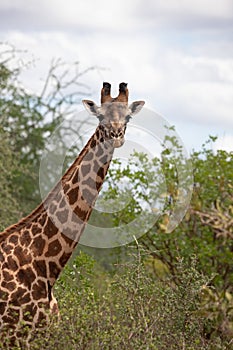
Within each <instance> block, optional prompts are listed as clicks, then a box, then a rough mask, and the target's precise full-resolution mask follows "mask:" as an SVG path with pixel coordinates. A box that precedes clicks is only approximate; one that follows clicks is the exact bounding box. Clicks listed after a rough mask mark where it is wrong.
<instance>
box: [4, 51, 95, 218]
mask: <svg viewBox="0 0 233 350" xmlns="http://www.w3.org/2000/svg"><path fill="white" fill-rule="evenodd" d="M0 49H1V52H0V125H1V134H5V135H7V139H8V141H7V142H8V144H9V147H10V149H11V151H12V154H11V157H12V159H13V160H14V162H16V158H17V162H18V163H19V164H20V165H21V167H18V168H17V169H15V171H16V170H17V176H14V177H13V178H12V182H11V187H12V188H14V197H15V200H17V201H18V202H20V203H21V214H20V215H19V216H21V215H22V214H23V215H26V214H28V213H29V212H30V211H31V210H32V209H34V208H35V207H36V205H37V204H38V203H39V202H40V201H41V197H40V193H39V186H38V180H39V179H38V177H39V165H40V159H41V155H42V153H43V151H44V149H45V147H46V142H47V139H48V138H49V137H50V136H51V135H52V133H53V131H54V130H55V128H56V127H57V126H58V125H59V124H60V123H61V122H62V121H63V120H64V119H65V118H67V117H68V116H70V115H72V114H74V113H75V112H76V108H77V105H78V104H80V101H81V97H83V96H84V95H86V96H87V95H88V86H86V85H85V84H83V83H82V82H81V81H80V80H81V77H82V76H83V75H84V74H86V73H87V72H88V71H89V70H92V69H94V67H90V68H88V69H86V70H84V71H80V69H79V63H78V62H75V63H73V64H71V65H67V64H65V63H64V62H62V61H61V60H54V61H53V62H52V64H51V66H50V68H49V71H48V74H47V76H46V78H45V83H44V86H43V87H42V91H41V92H40V93H39V94H35V93H32V92H28V91H27V90H26V89H25V88H24V86H23V84H22V83H21V81H20V76H21V73H22V71H23V69H25V68H26V66H27V63H23V64H22V63H19V62H18V61H16V62H15V59H16V58H17V57H18V56H19V51H17V50H16V49H15V48H14V47H11V46H9V45H8V46H7V47H6V46H5V45H3V44H2V47H0ZM3 142H5V141H3ZM61 142H62V135H61ZM25 169H27V171H26V172H25ZM12 220H15V218H13V217H12Z"/></svg>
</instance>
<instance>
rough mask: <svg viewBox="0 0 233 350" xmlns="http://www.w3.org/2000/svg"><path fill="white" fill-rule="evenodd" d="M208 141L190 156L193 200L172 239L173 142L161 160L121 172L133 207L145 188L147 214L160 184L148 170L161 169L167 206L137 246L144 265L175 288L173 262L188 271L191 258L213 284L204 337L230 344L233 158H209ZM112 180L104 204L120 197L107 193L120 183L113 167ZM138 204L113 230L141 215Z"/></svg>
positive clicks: (117, 218)
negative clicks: (144, 258)
mask: <svg viewBox="0 0 233 350" xmlns="http://www.w3.org/2000/svg"><path fill="white" fill-rule="evenodd" d="M211 141H212V142H213V141H215V138H213V137H210V140H208V141H207V142H206V144H204V145H203V147H202V150H201V151H199V152H193V154H192V155H191V161H192V165H193V170H194V190H193V196H192V199H191V203H190V206H189V208H188V211H187V213H186V215H185V217H184V219H183V220H182V222H181V223H180V224H179V225H178V226H177V227H176V228H175V230H174V231H173V232H172V233H170V234H168V233H166V228H167V225H168V221H169V217H170V213H172V211H173V209H174V208H175V206H176V203H177V198H178V195H179V191H180V190H178V187H179V186H180V183H179V178H178V174H177V166H176V165H177V163H179V166H180V164H182V159H181V158H182V155H180V153H179V149H178V151H177V152H176V153H174V149H175V150H176V148H177V147H178V144H177V143H176V140H174V139H172V138H170V142H171V147H169V148H167V149H165V150H164V151H163V152H162V158H161V160H160V159H158V158H156V159H153V160H152V161H149V160H148V159H147V157H146V156H145V155H138V154H136V155H134V159H135V156H136V161H134V166H132V167H131V168H127V169H126V171H125V170H123V171H122V174H124V176H127V177H128V179H130V180H132V181H131V185H132V193H133V195H132V197H133V199H132V202H133V201H135V198H136V199H138V198H140V194H139V193H137V194H136V195H135V194H134V191H135V192H141V193H144V190H143V186H144V183H146V184H147V185H146V186H147V189H149V194H148V198H147V196H144V197H143V200H144V201H146V202H147V203H148V204H149V207H150V208H151V199H152V198H153V196H154V195H156V196H157V195H158V193H159V190H158V189H157V190H156V192H155V191H154V188H155V187H156V185H157V187H159V186H160V183H159V181H158V180H157V172H156V171H154V176H152V172H151V170H148V169H154V164H155V163H156V164H158V163H160V166H161V168H162V170H163V173H164V174H166V179H167V192H166V198H167V201H166V200H165V205H164V208H163V209H162V210H161V214H162V215H161V217H160V219H159V220H157V222H156V223H155V224H154V225H153V227H151V229H150V231H149V232H148V234H147V235H144V236H143V237H142V238H141V240H140V242H141V244H142V245H143V246H144V247H146V249H148V250H149V251H150V252H151V253H150V255H151V257H150V259H148V260H147V264H148V268H150V269H151V270H153V272H154V274H155V276H156V278H159V279H161V278H163V277H164V276H167V274H168V273H170V274H171V275H173V276H174V282H175V283H176V285H179V284H180V280H179V279H178V278H177V259H181V258H182V259H183V260H184V261H185V263H186V264H187V265H190V264H191V260H192V257H193V256H195V257H196V260H197V269H198V271H199V272H200V273H204V274H205V275H206V276H208V278H210V279H211V286H210V287H209V288H206V289H205V303H204V304H203V312H204V313H205V315H206V317H207V318H209V321H210V322H209V326H208V336H209V337H212V336H214V335H218V336H221V337H223V338H224V337H226V338H228V339H231V338H232V337H233V313H232V307H233V288H232V286H233V267H232V266H233V265H232V260H233V243H232V242H233V241H232V238H233V225H232V222H233V221H232V220H233V218H232V216H233V206H232V203H233V196H232V193H233V192H232V188H233V173H232V168H233V154H232V153H227V152H225V151H221V150H220V151H217V152H216V153H215V152H213V150H212V149H211V148H209V147H208V144H209V143H210V142H211ZM180 156H181V157H180ZM131 162H132V161H131ZM138 162H139V163H140V168H138V167H137V163H138ZM110 177H111V179H110V180H109V183H110V185H109V186H108V193H107V194H106V198H109V196H111V195H114V194H115V192H117V191H118V193H117V196H118V197H120V193H119V192H120V191H121V189H118V190H117V188H116V186H115V187H113V189H112V188H111V186H112V184H114V183H118V181H119V178H120V171H119V167H118V164H117V163H116V164H115V166H114V169H113V171H112V172H111V174H110ZM139 179H144V181H142V185H141V186H140V185H138V181H139V182H140V180H139ZM150 184H152V186H151V185H150ZM109 191H110V193H109ZM162 196H164V194H163V193H162ZM118 197H115V198H116V200H117V198H118ZM140 203H141V202H140V199H139V200H137V203H136V205H134V206H133V208H135V210H133V212H132V213H131V210H132V208H131V207H130V205H127V206H126V207H125V208H124V210H122V211H121V212H116V213H114V214H113V215H114V222H115V225H116V226H119V225H124V224H125V223H128V222H130V221H131V220H134V219H135V217H137V215H138V213H139V214H140V215H141V211H142V207H140ZM128 208H131V209H130V210H128ZM138 208H139V209H138ZM153 209H154V208H153V207H152V210H153ZM161 271H163V272H162V273H161Z"/></svg>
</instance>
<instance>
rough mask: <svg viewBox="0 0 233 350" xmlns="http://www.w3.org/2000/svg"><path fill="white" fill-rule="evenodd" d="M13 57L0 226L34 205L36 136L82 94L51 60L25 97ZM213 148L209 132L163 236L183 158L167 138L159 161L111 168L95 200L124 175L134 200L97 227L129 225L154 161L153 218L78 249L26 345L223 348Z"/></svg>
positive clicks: (3, 69) (228, 263)
mask: <svg viewBox="0 0 233 350" xmlns="http://www.w3.org/2000/svg"><path fill="white" fill-rule="evenodd" d="M15 57H16V58H17V52H16V51H15V49H14V48H12V49H11V48H9V51H8V52H4V53H2V55H1V56H0V229H1V230H4V228H5V227H7V226H8V225H10V224H11V223H14V222H16V221H17V220H18V219H20V218H21V217H22V216H24V215H26V214H28V213H29V212H30V211H31V210H32V209H34V208H35V206H36V205H37V204H38V203H39V202H40V200H41V198H40V193H39V186H38V173H39V164H40V157H41V154H42V152H43V150H44V148H45V147H46V140H47V138H48V137H49V136H50V135H51V134H52V132H53V131H54V130H55V128H56V126H57V125H59V124H60V123H61V121H62V120H63V119H64V118H66V117H67V116H68V115H72V113H74V112H75V109H76V107H77V105H78V104H79V103H80V101H81V98H83V96H84V92H82V88H81V87H82V84H81V81H80V78H81V77H82V75H83V73H84V72H78V71H77V72H78V73H76V74H73V76H70V74H68V73H70V71H71V70H72V67H70V68H69V69H68V70H67V68H66V66H65V65H63V63H62V62H60V61H57V62H53V64H52V65H51V67H50V68H49V71H48V75H47V77H46V79H45V86H44V88H43V91H42V92H41V94H40V95H35V94H32V93H30V92H28V91H26V89H25V88H24V87H23V86H22V84H21V82H20V74H21V71H22V69H26V68H27V66H26V65H24V64H19V62H18V63H17V60H15ZM13 59H14V60H13ZM75 65H77V64H75ZM90 69H92V68H90ZM80 88H81V90H80ZM74 91H78V92H75V93H74ZM215 140H216V138H215V137H212V136H211V137H210V138H209V140H207V141H206V143H205V144H204V145H203V147H202V149H201V150H200V151H193V152H192V154H191V156H190V158H191V161H192V166H193V171H194V191H193V196H192V200H191V203H190V206H189V208H188V211H187V213H186V216H185V218H184V219H183V221H182V222H181V223H180V225H179V226H178V227H177V228H176V229H175V230H174V231H173V232H172V233H170V234H167V233H165V231H166V225H167V220H168V212H169V210H172V207H173V206H174V205H175V203H176V199H177V196H178V193H177V188H178V178H177V173H176V166H175V165H176V163H177V162H179V161H182V159H181V158H180V154H179V145H177V143H176V140H175V139H174V138H173V139H171V140H170V142H171V147H170V149H168V148H166V149H164V151H163V152H162V158H161V160H159V159H154V160H151V161H149V160H148V159H147V157H146V155H143V154H137V155H136V156H137V157H136V158H137V162H136V163H135V164H134V166H133V167H125V168H124V169H122V167H121V165H120V164H119V163H117V162H116V163H115V165H114V167H112V168H111V170H110V172H109V176H108V178H107V180H106V181H107V182H108V192H107V193H104V192H103V193H102V194H101V196H102V198H108V199H109V198H114V199H115V200H116V201H117V200H119V198H120V197H121V192H120V191H121V190H119V189H118V188H116V186H115V185H114V184H116V183H117V182H118V181H119V179H122V178H124V179H129V180H130V183H131V184H132V187H131V188H130V191H131V193H133V194H134V200H132V201H131V202H130V203H129V205H128V206H127V207H126V208H125V209H124V211H120V212H118V213H116V214H113V215H112V216H111V217H106V218H102V219H103V221H107V222H108V223H111V225H112V226H118V225H120V224H122V223H123V224H124V223H127V222H130V221H131V220H132V219H133V218H135V217H137V215H139V214H140V213H141V212H142V210H143V209H142V208H141V206H140V203H141V202H140V201H141V199H142V193H143V200H144V201H146V202H147V203H148V204H150V203H151V201H152V200H153V198H151V193H153V191H146V192H142V188H146V189H150V185H151V184H152V183H153V184H154V183H155V181H156V179H155V178H153V176H154V177H155V176H156V174H154V173H153V172H151V171H150V169H152V168H153V167H154V166H155V165H159V166H161V167H162V169H163V172H164V174H166V181H167V189H168V190H167V194H166V195H167V198H168V199H169V200H168V201H167V206H166V208H165V210H164V213H163V215H162V216H161V217H160V219H159V220H158V221H157V223H156V224H155V225H154V226H153V227H152V228H151V229H150V231H149V232H148V233H147V234H146V235H144V236H143V237H142V238H141V239H140V240H139V241H135V242H134V243H133V244H130V245H129V246H127V247H122V248H115V249H111V250H110V249H107V250H104V249H98V250H95V249H91V248H85V247H80V248H79V249H78V251H77V252H76V253H75V254H74V256H73V258H72V259H71V261H70V262H69V264H68V265H67V266H66V268H65V270H64V272H63V274H62V275H61V276H60V279H59V281H58V283H57V284H56V288H55V293H56V295H57V298H58V300H59V307H60V311H61V321H60V322H59V323H56V322H54V323H53V322H52V323H51V325H50V327H49V328H48V329H47V331H46V334H43V335H42V336H40V335H39V334H37V337H36V338H35V340H34V342H33V344H32V349H53V348H55V347H56V348H57V349H63V350H64V349H140V350H141V349H155V350H163V349H171V350H173V349H177V350H181V349H185V350H196V349H208V350H210V349H211V350H217V349H219V350H224V349H233V263H232V262H233V240H232V238H233V229H232V227H233V159H232V158H233V153H232V152H226V151H222V150H219V151H217V152H213V150H212V148H211V144H212V143H213V142H214V141H215ZM174 149H176V150H177V152H174ZM97 219H98V218H95V217H94V216H93V217H92V218H91V220H93V222H94V221H95V220H97ZM22 348H24V346H23V345H22Z"/></svg>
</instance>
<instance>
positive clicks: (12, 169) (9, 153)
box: [0, 126, 26, 231]
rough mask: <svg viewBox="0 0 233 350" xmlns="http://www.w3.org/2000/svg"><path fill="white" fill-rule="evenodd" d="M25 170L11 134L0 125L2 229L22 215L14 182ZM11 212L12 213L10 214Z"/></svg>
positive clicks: (0, 223)
mask: <svg viewBox="0 0 233 350" xmlns="http://www.w3.org/2000/svg"><path fill="white" fill-rule="evenodd" d="M19 169H20V171H22V172H23V171H25V173H26V170H25V168H24V167H23V166H22V165H21V164H19V161H18V159H17V157H15V156H14V153H13V150H12V146H11V144H10V139H9V135H8V134H7V133H5V132H3V130H2V127H1V126H0V184H1V185H0V186H1V191H0V231H1V230H2V229H3V228H4V225H10V223H12V222H13V221H16V220H17V219H18V217H20V215H22V212H21V211H22V207H21V205H20V203H19V201H17V198H16V196H15V188H14V186H13V183H15V182H16V179H17V176H18V172H19ZM9 213H10V215H9Z"/></svg>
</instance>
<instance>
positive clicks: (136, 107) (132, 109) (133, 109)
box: [129, 101, 145, 116]
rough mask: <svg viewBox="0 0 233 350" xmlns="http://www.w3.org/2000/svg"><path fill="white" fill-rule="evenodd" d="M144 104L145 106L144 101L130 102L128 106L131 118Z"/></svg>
mask: <svg viewBox="0 0 233 350" xmlns="http://www.w3.org/2000/svg"><path fill="white" fill-rule="evenodd" d="M144 104H145V101H134V102H132V103H131V105H129V110H130V115H131V116H132V115H135V114H137V113H138V112H140V110H141V109H142V107H143V106H144Z"/></svg>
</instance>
